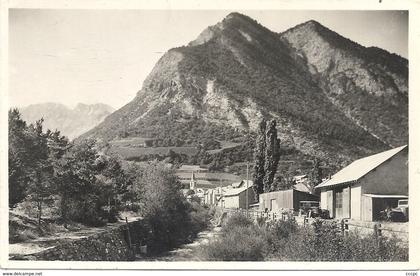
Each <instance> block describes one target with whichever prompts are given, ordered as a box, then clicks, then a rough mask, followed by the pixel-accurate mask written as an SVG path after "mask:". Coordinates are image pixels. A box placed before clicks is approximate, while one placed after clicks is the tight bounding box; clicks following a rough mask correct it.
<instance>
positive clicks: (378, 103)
mask: <svg viewBox="0 0 420 276" xmlns="http://www.w3.org/2000/svg"><path fill="white" fill-rule="evenodd" d="M263 117H264V118H274V119H276V120H277V122H278V133H279V136H280V139H281V147H282V148H283V149H286V151H289V152H294V153H296V154H299V155H301V156H305V158H308V159H312V158H314V157H317V158H320V159H322V160H324V161H325V162H327V163H335V164H341V165H342V164H346V163H348V162H349V161H351V160H354V159H356V158H359V157H361V156H365V155H368V154H371V153H374V152H378V151H382V150H384V149H388V148H390V147H394V146H397V145H401V144H405V143H407V142H408V61H407V60H406V59H404V58H402V57H400V56H397V55H395V54H390V53H388V52H387V51H385V50H382V49H379V48H372V47H371V48H366V47H363V46H361V45H359V44H357V43H355V42H353V41H351V40H349V39H346V38H344V37H342V36H340V35H339V34H337V33H335V32H333V31H332V30H329V29H328V28H326V27H324V26H322V25H321V24H320V23H318V22H315V21H309V22H306V23H303V24H301V25H298V26H296V27H293V28H291V29H289V30H288V31H286V32H284V33H280V34H279V33H275V32H272V31H270V30H269V29H267V28H265V27H264V26H262V25H260V24H259V23H258V22H256V21H255V20H253V19H251V18H249V17H247V16H244V15H242V14H239V13H232V14H229V15H228V16H227V17H226V18H225V19H223V21H222V22H219V23H217V24H216V25H214V26H210V27H208V28H207V29H205V30H204V31H203V32H202V33H201V34H200V35H199V36H198V37H197V39H195V40H194V41H192V42H190V43H189V44H188V45H187V46H182V47H178V48H173V49H170V50H169V51H168V52H166V53H165V54H164V55H163V56H162V58H161V59H160V60H159V61H158V62H157V64H156V65H155V67H154V68H153V70H152V71H151V73H150V74H149V76H148V77H147V78H146V80H145V81H144V83H143V87H142V89H141V90H140V91H139V92H138V93H137V96H136V97H135V98H134V99H133V100H132V101H131V102H129V103H128V104H127V105H125V106H124V107H122V108H121V109H119V110H117V111H116V112H114V113H113V114H111V115H110V116H108V117H107V118H106V119H105V120H104V121H103V122H102V123H101V124H99V125H98V126H97V127H95V128H94V129H92V130H91V131H89V132H88V133H86V134H85V135H83V137H95V138H98V139H100V140H102V141H112V140H115V139H121V138H122V137H149V138H154V139H155V144H156V145H159V146H185V145H197V146H200V147H203V148H204V149H207V150H210V149H214V148H218V147H220V145H218V141H233V142H243V143H245V142H246V141H245V139H246V137H248V136H247V135H246V134H247V133H248V132H249V133H250V134H251V136H252V135H253V133H254V131H255V130H256V128H257V126H258V123H259V122H260V121H261V119H262V118H263ZM242 150H244V151H249V152H251V151H252V149H250V147H247V146H244V147H242ZM248 154H249V153H248ZM218 158H220V157H218ZM244 158H245V157H244V155H241V156H240V157H239V159H242V160H230V163H232V162H238V161H243V160H244ZM237 159H238V158H237Z"/></svg>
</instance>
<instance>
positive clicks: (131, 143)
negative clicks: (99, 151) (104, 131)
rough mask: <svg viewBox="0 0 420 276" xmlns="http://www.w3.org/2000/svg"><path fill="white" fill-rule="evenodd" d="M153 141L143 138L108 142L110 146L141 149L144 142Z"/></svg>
mask: <svg viewBox="0 0 420 276" xmlns="http://www.w3.org/2000/svg"><path fill="white" fill-rule="evenodd" d="M150 140H153V139H152V138H144V137H130V138H124V139H119V140H114V141H111V142H109V143H110V144H111V145H112V146H118V147H143V145H144V143H145V142H146V141H150Z"/></svg>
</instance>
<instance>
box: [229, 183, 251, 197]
mask: <svg viewBox="0 0 420 276" xmlns="http://www.w3.org/2000/svg"><path fill="white" fill-rule="evenodd" d="M251 187H252V185H249V187H248V188H251ZM243 191H246V186H245V187H241V188H234V189H229V190H227V191H226V192H225V194H224V195H223V196H236V195H239V194H240V193H242V192H243Z"/></svg>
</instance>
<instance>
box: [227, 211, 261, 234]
mask: <svg viewBox="0 0 420 276" xmlns="http://www.w3.org/2000/svg"><path fill="white" fill-rule="evenodd" d="M252 225H254V222H253V221H252V220H251V219H250V218H247V217H246V216H245V215H243V214H241V213H235V214H233V215H232V216H231V217H230V218H229V219H228V220H227V221H226V223H225V225H224V226H223V230H226V231H229V230H230V229H231V228H233V227H248V226H252Z"/></svg>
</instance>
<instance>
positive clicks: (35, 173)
mask: <svg viewBox="0 0 420 276" xmlns="http://www.w3.org/2000/svg"><path fill="white" fill-rule="evenodd" d="M43 121H44V120H43V119H41V120H38V121H36V122H35V124H31V125H29V127H28V130H29V135H31V141H32V143H31V144H30V153H31V157H32V160H33V163H32V166H33V170H32V171H31V172H29V173H30V175H31V180H30V181H29V183H28V193H29V194H30V195H31V199H32V200H33V201H34V202H35V203H36V206H37V209H38V216H37V218H38V225H40V224H41V218H42V207H43V204H44V202H46V201H47V200H50V199H51V196H52V195H53V181H52V179H53V174H54V168H53V166H52V164H51V162H50V160H49V149H48V136H47V135H46V134H45V133H44V132H43V129H42V123H43Z"/></svg>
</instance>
